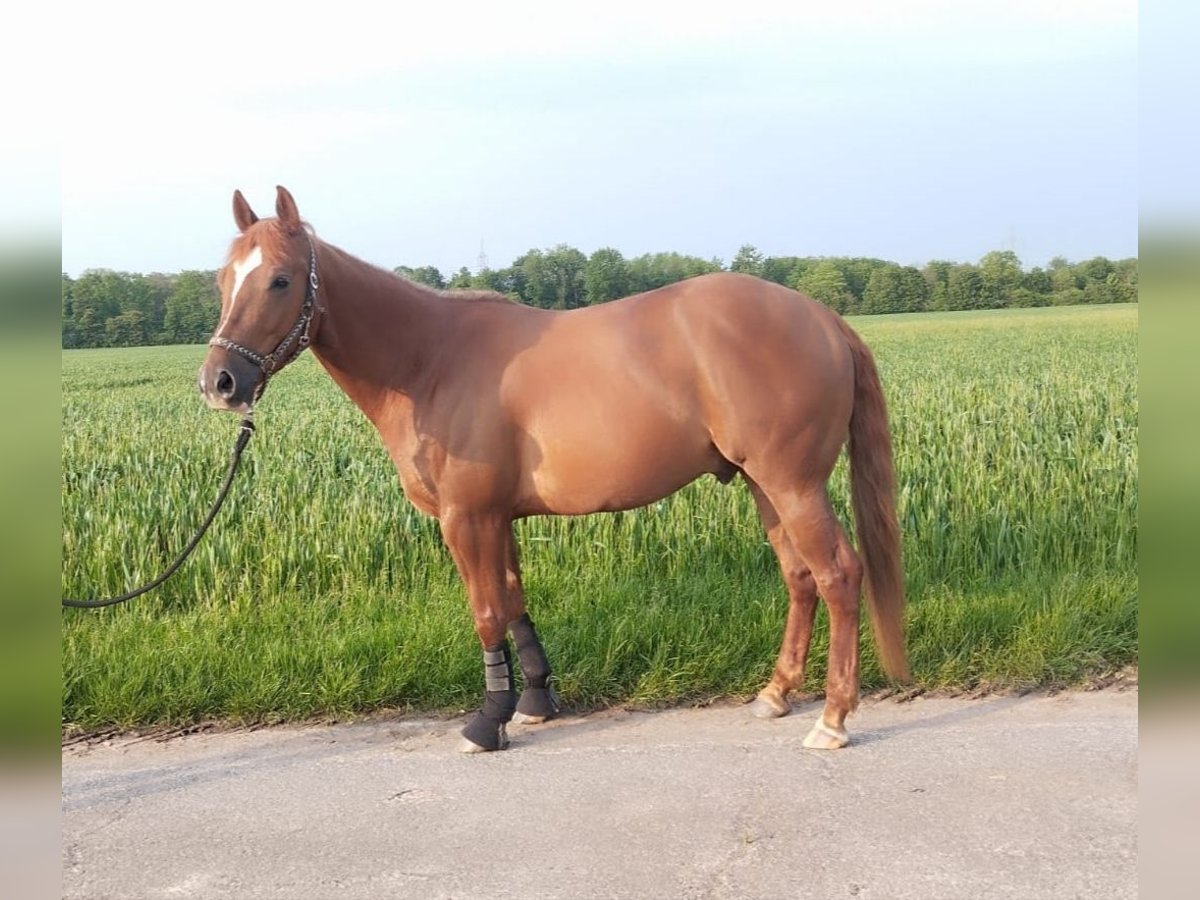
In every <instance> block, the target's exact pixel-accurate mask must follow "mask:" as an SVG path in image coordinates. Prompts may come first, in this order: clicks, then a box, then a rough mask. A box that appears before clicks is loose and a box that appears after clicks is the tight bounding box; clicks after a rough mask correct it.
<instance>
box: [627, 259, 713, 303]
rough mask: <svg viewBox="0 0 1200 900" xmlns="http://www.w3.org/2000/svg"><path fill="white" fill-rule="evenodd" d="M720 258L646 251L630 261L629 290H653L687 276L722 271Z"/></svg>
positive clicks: (632, 291) (634, 292) (639, 291)
mask: <svg viewBox="0 0 1200 900" xmlns="http://www.w3.org/2000/svg"><path fill="white" fill-rule="evenodd" d="M720 271H721V261H720V260H719V259H700V258H699V257H698V256H684V255H683V254H680V253H646V254H643V255H642V256H638V257H635V258H634V259H631V260H630V261H629V291H630V293H633V294H638V293H641V292H642V291H652V290H654V289H655V288H660V287H663V286H665V285H668V284H674V283H675V282H677V281H683V280H684V279H685V278H694V277H696V276H697V275H707V274H708V273H710V272H720Z"/></svg>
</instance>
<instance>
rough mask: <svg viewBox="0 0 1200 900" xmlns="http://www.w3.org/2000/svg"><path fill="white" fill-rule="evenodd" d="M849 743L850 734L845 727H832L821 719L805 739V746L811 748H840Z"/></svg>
mask: <svg viewBox="0 0 1200 900" xmlns="http://www.w3.org/2000/svg"><path fill="white" fill-rule="evenodd" d="M848 743H850V735H848V734H846V729H845V728H830V727H829V726H828V725H826V724H825V723H824V722H822V721H821V720H819V719H818V720H817V724H816V725H814V726H813V727H812V731H810V732H809V733H808V737H806V738H805V739H804V746H805V747H807V748H808V749H809V750H840V749H842V747H845V746H846V745H847V744H848Z"/></svg>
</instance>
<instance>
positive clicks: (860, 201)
mask: <svg viewBox="0 0 1200 900" xmlns="http://www.w3.org/2000/svg"><path fill="white" fill-rule="evenodd" d="M393 6H394V7H395V8H392V9H386V8H385V4H381V3H378V2H377V0H371V2H358V0H339V2H336V3H329V4H325V5H323V6H321V7H319V8H318V7H312V8H310V7H309V6H308V5H307V4H302V3H291V4H286V5H282V6H276V5H274V4H248V3H243V2H238V3H229V2H225V0H216V2H211V3H205V4H185V5H175V4H162V3H153V4H144V5H143V4H137V3H122V2H119V0H118V2H116V4H115V5H113V4H91V5H88V6H84V7H83V8H81V9H79V10H75V11H73V12H72V19H71V22H72V26H73V27H72V28H71V30H70V35H69V36H66V37H64V42H63V45H62V46H61V47H60V48H59V52H60V54H61V58H62V60H63V64H64V66H66V67H67V70H68V71H69V72H70V73H71V74H70V75H69V76H68V78H67V84H66V89H65V90H64V102H63V103H62V105H61V107H60V108H59V109H58V110H57V114H58V115H59V117H60V120H59V121H60V125H61V127H62V128H63V130H64V131H65V132H66V136H65V137H64V139H63V142H62V151H61V163H62V169H61V190H62V206H61V226H62V264H63V269H64V271H66V272H68V273H69V274H72V275H78V274H79V273H81V272H82V271H83V270H85V269H88V268H112V269H118V270H124V271H132V272H151V271H162V272H174V271H179V270H182V269H212V268H216V267H217V266H218V265H220V264H221V263H222V262H223V257H224V252H225V249H226V247H227V246H228V243H229V241H230V239H231V238H232V237H233V236H234V233H235V232H234V225H233V219H232V214H231V212H230V198H231V196H232V193H233V191H234V189H235V188H240V189H241V190H242V191H243V193H245V195H246V197H247V198H248V199H249V201H250V203H251V205H252V206H254V208H255V209H256V211H257V212H258V213H259V214H260V215H264V216H265V215H269V214H272V209H273V204H274V196H275V185H276V184H283V185H285V186H287V187H288V188H289V189H290V190H291V192H292V193H293V195H294V196H295V198H296V201H297V203H298V205H299V208H300V212H301V214H302V215H303V216H304V217H305V218H306V219H308V220H309V221H310V222H311V223H312V224H313V226H314V227H315V229H316V231H317V233H318V234H319V235H320V236H321V237H323V238H324V239H325V240H328V241H330V242H332V243H334V244H337V245H338V246H340V247H342V248H344V249H346V250H348V251H350V252H351V253H354V254H355V255H357V256H360V257H362V258H364V259H367V260H369V261H371V262H373V263H376V264H379V265H383V266H386V267H388V268H391V267H393V266H397V265H401V264H404V265H411V266H419V265H435V266H437V267H438V268H439V269H441V270H442V272H443V273H444V274H447V275H449V274H450V273H452V272H453V271H456V270H457V269H458V268H460V267H462V266H467V267H468V268H470V269H472V270H475V269H476V268H477V267H478V265H479V262H480V255H481V251H482V253H484V254H485V255H486V261H487V262H488V264H489V265H490V266H491V267H492V268H502V267H504V266H507V265H509V264H511V262H512V261H513V260H514V259H515V258H517V257H518V256H520V255H521V254H523V253H524V252H525V251H527V250H529V249H531V248H535V247H536V248H546V247H550V246H553V245H555V244H558V243H567V244H570V245H572V246H574V247H577V248H579V249H580V250H582V251H584V252H585V253H589V254H590V253H591V252H593V251H595V250H596V249H598V248H600V247H606V246H607V247H615V248H617V249H618V250H620V251H621V252H622V253H624V254H625V255H626V256H627V257H632V256H636V255H639V254H642V253H647V252H657V251H678V252H680V253H687V254H692V255H695V256H701V257H705V258H710V257H714V256H715V257H719V258H721V259H722V260H724V261H725V262H726V263H728V261H729V260H730V259H731V258H732V257H733V255H734V254H735V253H736V252H737V250H738V248H739V247H740V246H741V245H742V244H747V243H749V244H753V245H755V246H756V247H757V248H758V249H759V250H760V251H761V252H763V253H764V254H766V255H796V256H822V255H829V256H873V257H880V258H884V259H891V260H895V261H896V262H900V263H902V264H913V265H920V264H923V263H924V262H926V261H928V260H930V259H950V260H962V261H974V260H978V259H979V257H980V256H982V255H983V254H984V253H986V252H988V251H990V250H995V249H1011V250H1015V251H1016V253H1017V254H1018V256H1019V257H1020V258H1021V260H1022V261H1023V262H1024V263H1025V265H1026V266H1027V267H1028V266H1033V265H1045V263H1046V262H1047V261H1048V260H1049V259H1050V258H1052V257H1054V256H1056V255H1062V256H1066V257H1067V258H1068V259H1072V260H1078V259H1086V258H1089V257H1092V256H1095V255H1105V256H1109V257H1112V258H1119V257H1125V256H1133V255H1136V254H1137V237H1138V112H1139V111H1138V21H1137V7H1136V4H1135V3H1133V2H1129V0H1087V2H1083V0H1078V2H1076V0H1066V2H1059V3H1045V2H1026V0H1005V2H993V0H979V2H972V3H961V2H940V0H912V2H906V3H895V2H877V0H870V2H840V3H836V4H835V3H829V2H824V3H813V4H808V3H796V2H790V3H768V2H754V0H745V2H738V3H728V2H724V3H711V4H710V3H703V2H701V3H690V4H680V5H678V6H677V5H674V4H655V3H652V2H649V0H642V2H638V3H634V2H626V0H610V2H606V3H603V4H596V5H591V4H563V3H540V2H538V3H519V2H515V0H514V2H510V3H505V4H496V3H490V4H478V5H473V4H465V3H458V4H452V3H444V4H438V5H437V8H436V9H426V8H424V7H425V6H426V4H422V5H420V6H419V7H418V6H415V5H414V6H412V7H411V8H410V7H409V5H408V4H394V5H393ZM21 199H22V198H21V196H20V189H19V186H17V188H16V189H15V193H14V194H13V195H12V197H10V200H11V201H12V202H13V203H16V204H17V205H18V206H19V205H20V202H21Z"/></svg>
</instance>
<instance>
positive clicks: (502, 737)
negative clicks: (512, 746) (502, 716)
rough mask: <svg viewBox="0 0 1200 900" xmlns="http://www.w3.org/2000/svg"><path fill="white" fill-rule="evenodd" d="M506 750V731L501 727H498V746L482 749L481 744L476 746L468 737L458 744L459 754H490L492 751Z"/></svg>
mask: <svg viewBox="0 0 1200 900" xmlns="http://www.w3.org/2000/svg"><path fill="white" fill-rule="evenodd" d="M507 749H508V731H507V730H506V729H505V727H504V726H503V725H501V726H500V733H499V740H498V746H496V747H484V746H483V745H482V744H477V743H475V742H474V741H473V740H471V739H470V738H468V737H465V738H463V739H462V740H461V741H459V742H458V752H459V753H491V752H493V751H494V750H507Z"/></svg>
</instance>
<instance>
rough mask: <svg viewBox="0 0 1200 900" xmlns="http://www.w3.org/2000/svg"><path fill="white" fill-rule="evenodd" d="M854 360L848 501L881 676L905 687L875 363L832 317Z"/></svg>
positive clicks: (883, 418) (900, 578)
mask: <svg viewBox="0 0 1200 900" xmlns="http://www.w3.org/2000/svg"><path fill="white" fill-rule="evenodd" d="M837 320H838V323H839V324H840V326H841V328H842V332H843V333H844V334H845V336H846V343H847V344H848V345H849V347H850V353H851V355H852V356H853V358H854V411H853V412H852V413H851V415H850V454H849V455H850V497H851V502H852V504H853V506H854V524H855V530H856V531H857V532H858V544H859V549H860V551H861V552H862V555H863V561H864V563H865V567H866V578H865V587H866V596H867V610H868V613H869V615H870V618H871V627H872V630H873V631H874V633H875V646H876V647H877V648H878V651H879V660H880V662H881V663H882V664H883V670H884V671H885V672H886V673H887V674H888V676H889V677H890V678H892V679H893V680H894V681H908V680H909V671H908V654H907V653H906V651H905V646H904V572H903V569H902V568H901V564H900V526H899V525H898V524H897V521H896V474H895V471H894V469H893V467H892V438H891V435H890V433H889V432H888V414H887V403H886V402H885V400H884V397H883V385H882V384H881V383H880V381H879V371H878V369H876V368H875V359H874V357H872V355H871V351H870V350H869V349H868V348H867V345H866V344H865V343H863V340H862V338H860V337H859V336H858V334H857V333H856V332H855V331H854V329H852V328H851V327H850V326H849V325H848V324H846V322H845V321H844V320H843V319H842V318H841V316H838V317H837Z"/></svg>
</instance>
